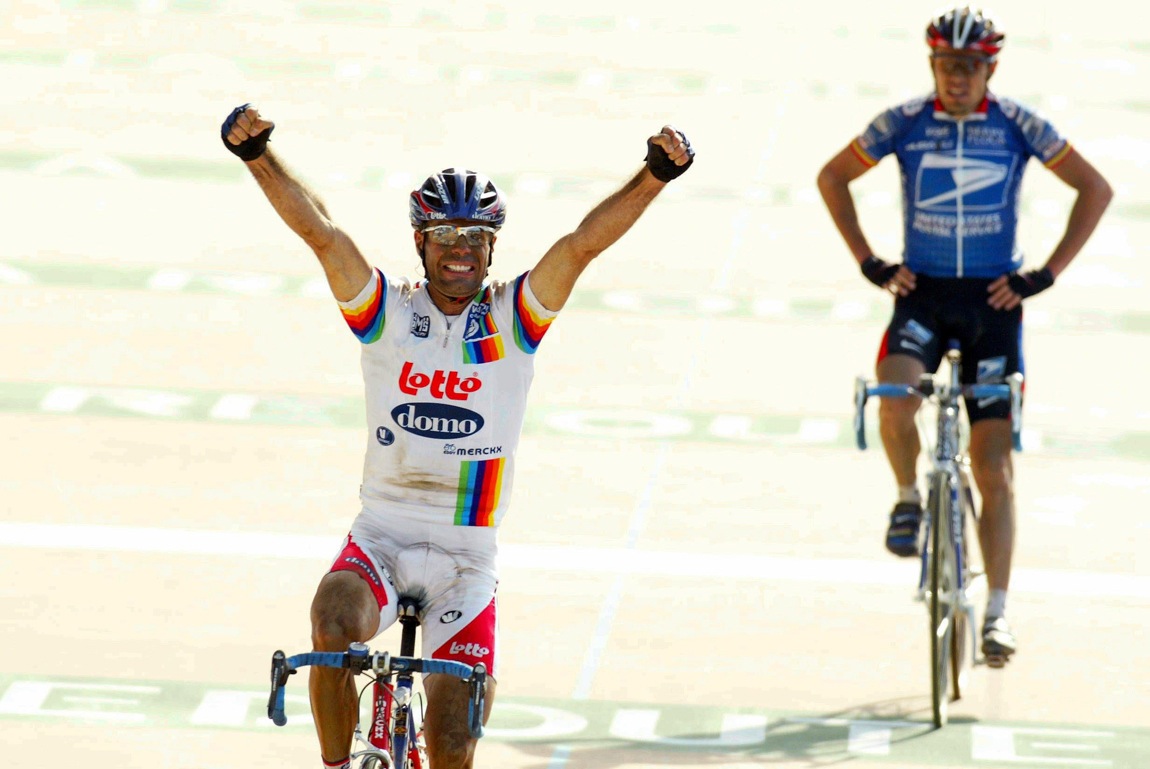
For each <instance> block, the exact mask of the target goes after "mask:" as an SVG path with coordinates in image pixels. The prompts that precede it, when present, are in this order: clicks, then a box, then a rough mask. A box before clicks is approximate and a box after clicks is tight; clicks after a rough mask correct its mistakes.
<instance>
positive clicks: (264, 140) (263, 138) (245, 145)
mask: <svg viewBox="0 0 1150 769" xmlns="http://www.w3.org/2000/svg"><path fill="white" fill-rule="evenodd" d="M250 106H252V105H251V104H241V105H240V106H238V107H236V108H235V109H234V110H232V114H230V115H228V118H227V120H225V121H224V123H223V125H221V126H220V138H221V139H222V140H223V142H224V146H225V147H227V148H228V152H230V153H232V154H233V155H235V156H236V157H238V158H239V159H240V160H243V161H245V162H247V161H249V160H255V159H256V158H258V157H259V156H260V155H263V154H264V152H266V151H267V148H268V139H270V138H271V137H272V131H274V130H275V126H272V127H271V128H269V129H268V130H266V131H264V132H263V133H260V134H256V135H255V136H251V137H249V138H247V139H244V140H243V141H242V142H240V143H239V144H232V143H231V142H230V141H228V133H229V132H230V131H231V130H232V126H234V125H235V124H236V118H238V117H239V116H240V114H241V113H243V112H244V111H245V110H246V109H247V108H248V107H250Z"/></svg>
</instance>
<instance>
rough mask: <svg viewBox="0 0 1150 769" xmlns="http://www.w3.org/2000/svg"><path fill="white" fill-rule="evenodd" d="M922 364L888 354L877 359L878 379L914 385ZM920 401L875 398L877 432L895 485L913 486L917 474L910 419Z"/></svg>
mask: <svg viewBox="0 0 1150 769" xmlns="http://www.w3.org/2000/svg"><path fill="white" fill-rule="evenodd" d="M925 372H926V367H924V366H923V365H922V362H921V361H919V360H918V359H917V358H912V357H911V356H909V355H888V356H887V357H885V358H883V359H882V360H881V361H879V364H878V367H877V369H876V373H877V375H878V381H880V382H889V383H891V384H906V385H917V384H918V380H919V377H920V376H922V375H923V374H924V373H925ZM919 403H920V401H919V400H918V399H917V398H881V399H880V400H879V407H878V415H879V434H880V435H881V436H882V445H883V449H885V450H886V457H887V461H888V462H890V466H891V469H892V470H893V471H894V477H895V480H896V481H897V482H898V485H899V486H904V487H905V486H913V485H914V484H915V483H916V482H917V478H918V454H919V451H920V450H921V447H920V445H919V440H918V428H917V427H916V426H915V423H914V415H915V412H917V411H918V407H919Z"/></svg>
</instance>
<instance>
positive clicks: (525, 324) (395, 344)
mask: <svg viewBox="0 0 1150 769" xmlns="http://www.w3.org/2000/svg"><path fill="white" fill-rule="evenodd" d="M339 304H340V308H341V309H342V310H343V315H344V318H345V319H346V320H347V323H348V325H349V326H350V327H351V330H352V331H353V332H355V335H356V336H357V337H358V338H359V340H360V341H361V342H362V343H363V353H362V364H363V381H364V386H365V390H366V401H367V421H368V430H369V436H368V443H367V455H366V457H365V458H364V468H363V485H362V486H361V487H360V498H361V500H362V502H363V506H364V509H365V510H366V511H369V512H378V513H380V514H384V515H394V516H398V517H401V518H407V519H413V520H418V521H423V522H427V523H446V524H455V525H458V526H498V525H499V522H500V520H502V518H503V515H504V513H505V512H506V511H507V506H508V502H509V500H510V496H511V484H512V480H513V478H514V476H515V448H516V446H517V445H518V443H519V434H520V431H521V430H522V427H523V417H524V412H525V410H526V407H527V391H528V390H529V389H530V387H531V380H532V377H533V376H534V354H535V350H536V348H537V347H538V346H539V342H540V340H542V338H543V335H544V334H545V333H546V332H547V328H548V326H549V325H550V323H551V321H552V320H553V319H554V317H555V315H556V313H553V312H551V311H549V310H547V309H545V308H544V307H543V305H541V304H540V303H539V300H538V299H536V298H535V295H534V294H533V293H532V292H531V289H530V287H529V286H528V281H527V273H524V274H523V275H520V276H519V277H518V278H516V279H514V280H512V281H508V282H501V281H493V282H491V283H489V284H486V285H484V287H483V289H482V290H481V291H480V292H479V293H478V294H477V295H476V297H475V298H474V299H473V300H472V302H471V304H470V305H469V306H468V307H467V309H466V310H464V312H463V313H461V314H460V315H456V316H445V315H444V314H443V313H442V312H441V311H440V310H439V308H437V307H436V306H435V305H434V304H433V303H432V301H431V298H430V297H429V296H428V295H427V286H426V284H425V283H424V282H422V281H420V282H417V283H415V284H414V285H413V284H412V283H410V282H409V281H407V280H406V279H403V280H396V279H394V278H385V277H384V276H383V274H382V273H380V271H379V270H373V271H372V277H371V280H370V281H368V284H367V285H366V286H365V287H364V289H363V291H361V292H360V293H359V296H357V297H356V298H355V299H352V300H351V301H350V302H340V303H339Z"/></svg>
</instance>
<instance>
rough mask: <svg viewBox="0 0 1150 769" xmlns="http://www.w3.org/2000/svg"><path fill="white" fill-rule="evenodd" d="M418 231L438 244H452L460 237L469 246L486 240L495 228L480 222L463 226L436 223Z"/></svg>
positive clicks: (477, 244)
mask: <svg viewBox="0 0 1150 769" xmlns="http://www.w3.org/2000/svg"><path fill="white" fill-rule="evenodd" d="M420 232H423V233H424V234H426V235H427V236H428V238H430V240H431V242H432V243H435V244H437V245H440V246H454V245H455V244H456V243H457V242H458V241H459V238H460V237H463V238H465V239H466V240H467V245H469V246H482V245H483V244H485V243H487V242H488V240H487V235H488V234H491V235H494V234H495V228H494V227H484V226H483V225H481V224H468V225H465V226H463V227H458V226H456V225H454V224H436V225H434V226H432V227H424V228H423V229H422V230H420Z"/></svg>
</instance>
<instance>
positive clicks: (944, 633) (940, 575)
mask: <svg viewBox="0 0 1150 769" xmlns="http://www.w3.org/2000/svg"><path fill="white" fill-rule="evenodd" d="M956 501H957V500H956V499H955V496H954V486H953V483H952V481H951V479H950V477H949V475H947V474H946V473H938V474H937V476H936V477H935V480H934V483H933V484H932V487H931V490H930V501H929V503H928V504H929V505H930V508H931V521H932V526H931V532H930V674H931V675H930V704H931V715H932V716H933V719H934V726H935V728H936V729H937V728H941V727H942V726H945V725H946V719H947V704H948V702H949V692H948V684H949V682H950V677H951V672H952V671H951V659H952V654H953V653H954V651H955V648H954V645H955V638H954V632H955V624H956V623H955V613H956V612H955V608H956V607H955V593H956V588H957V585H956V584H955V576H954V575H955V561H956V558H955V553H954V539H953V538H952V537H951V534H950V526H951V520H953V519H952V517H951V511H952V509H953V505H954V504H955V503H956Z"/></svg>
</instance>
